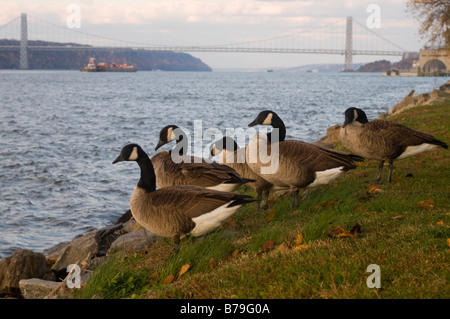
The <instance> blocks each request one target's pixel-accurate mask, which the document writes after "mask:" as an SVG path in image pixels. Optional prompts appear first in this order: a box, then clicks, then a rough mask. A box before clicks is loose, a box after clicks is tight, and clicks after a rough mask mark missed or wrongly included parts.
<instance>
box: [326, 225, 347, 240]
mask: <svg viewBox="0 0 450 319" xmlns="http://www.w3.org/2000/svg"><path fill="white" fill-rule="evenodd" d="M341 233H345V229H344V228H342V227H339V226H336V227H334V228H333V229H332V230H331V231H330V232H329V233H328V236H330V237H332V238H335V237H336V236H337V235H338V234H341Z"/></svg>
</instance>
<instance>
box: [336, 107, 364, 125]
mask: <svg viewBox="0 0 450 319" xmlns="http://www.w3.org/2000/svg"><path fill="white" fill-rule="evenodd" d="M355 121H357V122H359V123H361V124H365V123H367V122H369V120H368V119H367V115H366V113H364V111H363V110H361V109H358V108H356V107H350V108H348V109H346V110H345V121H344V124H342V127H346V126H347V125H348V124H350V123H353V122H355Z"/></svg>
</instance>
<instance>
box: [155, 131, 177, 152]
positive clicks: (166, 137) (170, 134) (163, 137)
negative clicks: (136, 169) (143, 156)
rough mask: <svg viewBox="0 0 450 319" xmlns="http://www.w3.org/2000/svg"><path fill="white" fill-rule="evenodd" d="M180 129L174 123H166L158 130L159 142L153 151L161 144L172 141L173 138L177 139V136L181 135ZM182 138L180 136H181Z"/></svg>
mask: <svg viewBox="0 0 450 319" xmlns="http://www.w3.org/2000/svg"><path fill="white" fill-rule="evenodd" d="M178 131H181V129H180V128H179V127H178V126H176V125H167V126H166V127H164V128H163V129H162V130H161V132H159V142H158V145H156V147H155V151H156V150H157V149H158V148H160V147H161V146H163V145H166V144H167V143H170V142H172V141H173V140H177V139H179V137H177V136H180V135H181V136H182V132H178ZM177 133H178V134H177ZM181 139H182V138H181Z"/></svg>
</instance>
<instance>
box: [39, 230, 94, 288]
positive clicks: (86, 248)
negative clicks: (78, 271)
mask: <svg viewBox="0 0 450 319" xmlns="http://www.w3.org/2000/svg"><path fill="white" fill-rule="evenodd" d="M99 245H100V234H99V231H98V230H94V231H91V232H89V233H87V234H85V235H82V236H80V237H78V238H75V239H74V240H72V241H71V242H69V243H67V244H64V245H61V246H57V247H56V248H55V250H53V251H51V252H49V254H48V255H47V259H50V260H52V259H53V260H54V259H56V261H55V263H54V264H53V266H52V270H53V271H54V272H55V273H57V276H58V277H60V279H63V277H65V274H66V268H67V266H68V265H70V264H78V265H80V266H81V264H82V263H89V261H90V259H91V258H92V257H94V256H96V255H97V254H98V251H99Z"/></svg>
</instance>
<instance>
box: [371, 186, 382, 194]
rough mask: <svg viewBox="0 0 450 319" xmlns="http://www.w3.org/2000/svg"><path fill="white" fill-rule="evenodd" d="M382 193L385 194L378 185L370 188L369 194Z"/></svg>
mask: <svg viewBox="0 0 450 319" xmlns="http://www.w3.org/2000/svg"><path fill="white" fill-rule="evenodd" d="M382 192H384V190H382V189H381V188H379V187H378V186H376V185H371V186H369V193H370V194H372V193H382Z"/></svg>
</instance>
